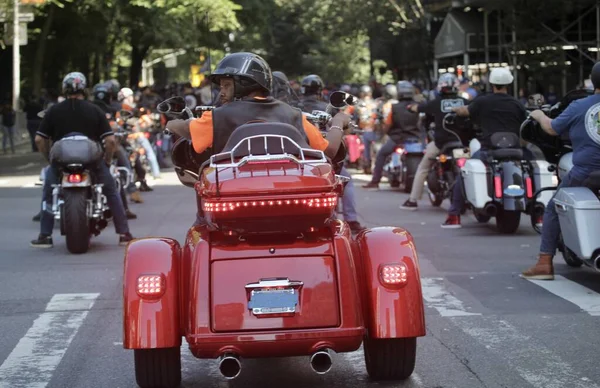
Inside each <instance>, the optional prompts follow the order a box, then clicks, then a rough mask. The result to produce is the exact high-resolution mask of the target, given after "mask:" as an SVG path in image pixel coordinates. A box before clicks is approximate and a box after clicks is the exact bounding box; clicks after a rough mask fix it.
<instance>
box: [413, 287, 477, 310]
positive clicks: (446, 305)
mask: <svg viewBox="0 0 600 388" xmlns="http://www.w3.org/2000/svg"><path fill="white" fill-rule="evenodd" d="M421 287H422V289H423V298H424V299H425V301H426V302H427V306H429V307H433V308H434V309H436V310H437V311H438V312H439V313H440V315H441V316H442V317H464V316H471V315H481V314H480V313H471V312H468V311H467V309H466V308H465V306H463V304H462V302H461V301H460V300H459V299H457V298H456V297H455V296H454V295H452V294H451V293H450V292H449V291H448V290H447V289H446V287H445V285H444V279H443V278H422V279H421Z"/></svg>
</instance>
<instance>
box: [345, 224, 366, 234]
mask: <svg viewBox="0 0 600 388" xmlns="http://www.w3.org/2000/svg"><path fill="white" fill-rule="evenodd" d="M348 226H349V227H350V230H351V231H352V232H353V233H358V232H360V231H361V230H364V229H366V228H365V227H364V226H362V225H361V224H360V222H358V221H348Z"/></svg>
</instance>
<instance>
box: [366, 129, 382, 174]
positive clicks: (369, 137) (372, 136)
mask: <svg viewBox="0 0 600 388" xmlns="http://www.w3.org/2000/svg"><path fill="white" fill-rule="evenodd" d="M378 138H379V135H378V134H377V133H376V132H375V131H370V132H364V133H363V135H362V140H363V144H364V146H365V150H364V152H363V156H364V158H365V160H366V161H367V162H369V167H370V163H371V144H372V143H374V142H376V141H377V140H378Z"/></svg>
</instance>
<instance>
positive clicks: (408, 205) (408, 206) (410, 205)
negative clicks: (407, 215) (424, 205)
mask: <svg viewBox="0 0 600 388" xmlns="http://www.w3.org/2000/svg"><path fill="white" fill-rule="evenodd" d="M418 208H419V205H418V204H417V201H411V200H410V198H409V199H407V200H406V202H404V203H403V204H402V206H400V209H404V210H413V211H414V210H417V209H418Z"/></svg>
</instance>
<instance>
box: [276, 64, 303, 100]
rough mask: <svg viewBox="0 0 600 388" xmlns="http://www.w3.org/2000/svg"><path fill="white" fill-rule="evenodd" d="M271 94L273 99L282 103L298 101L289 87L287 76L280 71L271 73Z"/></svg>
mask: <svg viewBox="0 0 600 388" xmlns="http://www.w3.org/2000/svg"><path fill="white" fill-rule="evenodd" d="M271 94H272V95H273V97H275V98H276V99H278V100H280V101H283V102H291V100H294V99H295V100H297V99H298V97H297V96H296V94H295V93H294V91H293V90H292V87H291V86H290V81H289V80H288V77H287V75H285V73H284V72H282V71H274V72H273V90H272V91H271Z"/></svg>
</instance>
